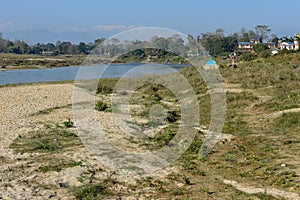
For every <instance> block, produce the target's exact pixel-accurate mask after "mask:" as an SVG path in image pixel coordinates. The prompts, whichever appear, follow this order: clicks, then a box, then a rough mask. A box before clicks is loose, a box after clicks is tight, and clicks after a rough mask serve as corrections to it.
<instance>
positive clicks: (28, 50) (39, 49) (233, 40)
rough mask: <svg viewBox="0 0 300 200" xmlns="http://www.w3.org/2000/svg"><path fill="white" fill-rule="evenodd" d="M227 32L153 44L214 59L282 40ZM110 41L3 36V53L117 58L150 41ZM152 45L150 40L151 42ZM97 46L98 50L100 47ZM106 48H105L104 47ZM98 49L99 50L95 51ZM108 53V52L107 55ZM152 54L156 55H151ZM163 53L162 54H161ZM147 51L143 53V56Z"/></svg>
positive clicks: (260, 28)
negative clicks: (199, 51)
mask: <svg viewBox="0 0 300 200" xmlns="http://www.w3.org/2000/svg"><path fill="white" fill-rule="evenodd" d="M224 33H225V30H224V29H222V28H218V29H216V31H215V32H207V33H201V34H200V35H198V36H195V37H194V36H192V35H188V38H187V40H188V42H187V44H185V43H184V40H183V39H182V38H180V36H179V35H174V36H172V37H169V38H163V37H153V38H152V39H151V41H150V42H151V43H152V44H153V45H154V46H155V47H156V48H157V49H176V51H178V52H174V53H178V54H180V55H182V54H184V53H186V51H187V50H189V49H191V48H193V45H194V46H195V45H196V44H195V42H196V43H199V44H201V45H202V46H203V47H204V49H205V50H206V51H207V52H208V53H209V54H210V55H212V56H218V55H228V54H229V53H231V52H234V50H235V49H236V48H237V46H238V42H239V41H240V42H249V41H251V40H254V39H256V38H260V39H261V41H272V42H278V40H279V38H278V37H277V36H276V35H275V34H271V29H270V28H269V26H267V25H257V26H256V27H255V30H246V29H245V28H242V29H241V30H240V31H239V32H237V33H232V34H229V35H225V34H224ZM281 39H282V40H284V41H289V40H291V39H292V38H288V37H284V38H281ZM104 41H106V40H105V38H99V39H96V40H95V41H93V42H90V43H84V42H80V43H79V44H72V43H71V42H68V41H57V42H56V43H55V44H53V43H47V44H41V43H37V44H34V45H28V44H27V43H26V42H25V41H22V40H15V41H11V40H9V39H5V38H3V37H2V34H1V33H0V53H14V54H44V53H45V52H48V53H51V55H65V54H72V55H77V54H88V53H90V52H91V51H92V50H94V51H97V52H99V53H106V54H107V55H114V54H116V53H120V51H121V49H124V48H127V49H126V50H127V51H130V47H131V46H132V47H133V46H135V47H136V46H137V45H140V46H141V48H144V47H146V46H147V42H146V41H139V40H136V41H127V43H126V42H125V43H126V44H124V43H121V42H120V41H119V40H118V39H116V38H112V39H109V42H107V43H106V44H103V42H104ZM148 42H149V41H148ZM96 47H97V48H96ZM104 47H105V48H104ZM95 48H96V49H95ZM104 51H105V52H104ZM148 53H150V54H152V53H153V52H148ZM158 53H159V51H158ZM143 54H145V52H140V55H138V56H143Z"/></svg>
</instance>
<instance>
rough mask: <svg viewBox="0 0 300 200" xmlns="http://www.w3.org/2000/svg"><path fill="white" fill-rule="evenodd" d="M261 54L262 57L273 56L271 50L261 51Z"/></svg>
mask: <svg viewBox="0 0 300 200" xmlns="http://www.w3.org/2000/svg"><path fill="white" fill-rule="evenodd" d="M259 56H260V57H262V58H269V57H270V56H271V52H270V51H269V50H264V51H262V52H260V53H259Z"/></svg>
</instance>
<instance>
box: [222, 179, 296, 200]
mask: <svg viewBox="0 0 300 200" xmlns="http://www.w3.org/2000/svg"><path fill="white" fill-rule="evenodd" d="M224 183H226V184H229V185H232V186H233V187H235V188H236V189H237V190H240V191H242V192H246V193H247V194H258V193H266V194H268V195H272V196H274V197H277V198H285V199H290V200H299V199H300V196H299V194H297V193H294V192H286V191H283V190H277V189H274V188H268V187H267V188H260V187H253V186H250V185H246V184H240V183H238V182H236V181H232V180H224Z"/></svg>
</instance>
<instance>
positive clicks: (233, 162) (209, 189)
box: [1, 54, 300, 199]
mask: <svg viewBox="0 0 300 200" xmlns="http://www.w3.org/2000/svg"><path fill="white" fill-rule="evenodd" d="M227 64H228V63H226V62H225V61H223V62H221V63H220V71H221V74H222V76H223V79H224V84H225V88H226V96H227V99H226V101H227V110H226V121H225V125H224V128H223V131H222V133H223V134H224V136H227V137H224V138H223V139H221V140H220V141H219V143H218V144H217V145H216V146H215V147H214V150H213V152H212V153H210V154H209V155H208V156H206V157H203V158H201V159H200V158H199V157H198V151H199V148H200V146H201V144H202V139H203V136H204V134H205V133H204V132H202V131H199V130H195V134H196V137H195V139H194V141H193V143H192V144H191V146H190V147H189V149H188V150H187V151H186V152H185V153H184V154H183V155H182V156H181V157H180V158H179V159H178V160H177V161H176V162H175V163H172V164H171V166H169V167H168V168H167V171H168V172H167V173H166V172H164V173H161V174H159V175H158V176H153V177H150V176H149V177H143V178H137V179H132V178H130V177H128V178H124V179H119V178H118V176H117V175H115V174H114V172H111V171H110V170H109V169H106V168H105V167H103V166H99V164H97V163H96V164H95V162H94V161H93V159H92V157H91V156H89V155H88V153H86V150H84V147H83V145H82V143H81V141H80V138H79V137H78V136H77V134H76V129H75V128H74V127H73V126H74V124H73V123H72V119H70V120H68V119H67V118H66V119H65V120H62V121H60V122H58V123H57V122H56V123H53V122H46V121H45V122H43V123H42V124H41V125H40V126H39V128H35V129H33V130H31V131H28V132H24V133H22V134H20V135H18V136H17V137H16V138H15V139H13V140H12V141H11V143H10V145H9V148H10V149H12V150H13V151H14V152H15V154H24V155H28V156H27V157H26V156H25V157H22V158H20V159H21V160H19V161H18V162H20V163H19V164H15V165H12V166H11V168H10V170H13V171H14V172H16V173H17V174H24V176H25V172H28V169H30V170H31V172H30V173H31V175H32V176H34V175H35V176H36V177H37V178H35V179H30V178H24V181H23V182H21V183H19V184H21V185H24V187H25V186H26V187H29V188H30V187H33V186H34V187H35V190H34V191H35V192H34V193H33V194H32V195H33V196H35V197H36V198H42V197H41V195H42V194H43V193H41V191H43V190H45V191H48V192H49V193H47V195H48V196H46V197H55V198H56V197H69V198H76V199H118V198H121V199H123V198H124V199H126V198H128V199H130V198H132V197H134V198H139V199H159V198H161V199H293V198H294V196H295V195H297V194H299V193H300V181H299V175H300V158H299V150H300V135H299V132H300V126H299V121H300V66H299V65H300V55H299V54H282V55H276V56H274V57H268V58H266V59H265V58H256V59H254V60H251V61H241V62H240V63H238V68H236V69H229V68H228V67H227V66H228V65H227ZM181 73H182V74H183V75H184V76H185V78H186V79H187V80H188V81H189V83H190V84H191V86H192V87H193V89H194V91H195V93H196V95H197V97H198V102H199V106H200V124H201V126H202V127H204V129H205V127H208V125H209V121H210V97H209V93H208V92H209V91H207V88H206V86H205V83H204V81H203V80H202V78H201V76H200V74H199V73H198V72H197V71H196V70H195V68H194V67H187V68H185V69H183V70H182V71H181ZM146 78H151V79H152V78H153V79H154V78H155V77H146ZM163 78H164V79H165V80H166V81H170V82H172V78H173V77H172V74H171V75H165V76H164V77H163ZM116 82H117V79H102V80H100V81H99V85H98V88H97V91H96V93H97V95H96V96H97V98H98V100H97V103H96V105H95V109H96V110H98V111H97V113H98V114H99V115H100V116H101V119H102V120H105V119H106V118H109V117H111V116H112V114H113V113H111V112H110V111H111V110H109V112H107V110H108V109H110V100H109V99H110V97H111V96H110V95H111V92H112V91H113V89H114V87H115V83H116ZM15 87H18V86H15ZM86 87H88V84H86ZM11 89H14V87H12V88H11ZM87 89H89V88H87ZM155 104H159V105H161V106H163V107H164V108H165V109H167V110H168V112H167V113H166V114H165V119H166V121H165V123H166V124H167V127H165V128H163V129H162V130H161V131H159V132H158V133H156V134H155V135H154V136H153V137H149V138H146V139H143V141H141V140H138V139H135V138H128V139H127V140H128V141H127V143H132V144H133V147H138V148H141V149H146V150H155V149H158V148H161V147H162V146H164V145H166V144H168V143H169V141H171V140H172V138H173V137H174V136H175V135H176V133H177V131H178V127H179V121H180V104H179V102H178V100H177V99H176V96H175V95H174V94H173V93H172V92H171V91H170V90H168V89H167V88H165V87H163V86H161V85H159V84H149V85H144V86H142V87H140V88H138V89H137V91H136V92H135V93H134V94H133V96H132V97H131V100H130V105H131V107H132V109H131V113H130V114H131V116H132V117H133V118H134V119H135V121H136V123H137V124H138V125H142V126H149V125H151V123H153V121H151V119H150V118H149V114H148V113H149V111H150V110H149V109H150V108H151V106H153V105H155ZM61 111H63V112H71V108H70V105H67V106H65V107H56V108H51V109H48V110H45V111H44V112H39V113H36V115H38V116H45V115H54V114H55V115H58V114H59V113H60V112H61ZM157 123H158V122H157ZM104 124H105V122H104ZM75 126H76V124H75ZM110 128H111V130H113V131H115V129H114V128H113V125H109V123H108V127H107V130H109V129H110ZM112 134H113V133H112ZM74 152H82V154H84V155H86V156H85V157H82V156H81V157H80V156H79V157H76V156H72V155H74ZM77 156H78V155H77ZM9 162H10V163H14V162H15V161H12V160H10V159H9V158H7V157H6V156H5V155H2V157H1V164H3V165H5V164H8V163H9ZM16 162H17V161H16ZM72 169H74V170H75V169H77V170H79V169H81V171H80V170H79V172H80V173H77V176H76V177H75V178H76V180H75V182H76V184H75V183H71V182H67V183H65V182H54V183H53V182H50V183H45V182H42V181H41V180H39V179H38V178H39V177H44V178H45V177H48V176H51V174H57V173H63V172H65V171H67V170H72ZM74 174H75V173H74ZM230 181H231V182H230ZM233 181H236V182H237V183H238V184H240V185H238V186H237V184H234V183H235V182H233ZM253 188H260V190H259V189H257V190H254V189H253ZM253 191H254V192H253ZM278 191H280V192H278ZM56 192H57V193H56ZM298 198H299V196H298Z"/></svg>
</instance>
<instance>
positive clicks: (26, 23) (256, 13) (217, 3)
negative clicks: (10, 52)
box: [0, 0, 300, 39]
mask: <svg viewBox="0 0 300 200" xmlns="http://www.w3.org/2000/svg"><path fill="white" fill-rule="evenodd" d="M299 9H300V1H299V0H285V1H280V0H250V1H242V0H227V1H226V0H225V1H224V0H181V1H179V0H147V1H146V0H107V1H102V0H84V1H83V0H51V1H50V0H0V32H2V33H4V36H7V37H16V33H18V34H19V36H18V37H22V35H21V36H20V34H22V33H23V34H24V37H25V38H24V39H27V38H26V37H28V36H27V35H28V33H31V34H33V35H34V33H33V31H36V30H47V31H50V32H53V33H55V34H56V35H55V36H53V35H52V36H53V37H60V36H62V34H63V33H64V34H65V37H67V36H68V34H66V33H69V34H72V33H78V32H79V33H81V34H78V35H77V37H79V39H80V37H85V36H87V35H89V34H90V33H97V34H98V35H101V34H103V36H104V37H108V36H112V35H113V34H115V33H118V32H121V31H124V30H128V29H131V28H135V27H163V28H170V29H174V30H176V31H179V32H182V33H185V34H192V35H200V34H201V33H206V32H213V31H215V30H216V29H217V28H223V29H224V30H225V34H231V33H234V32H239V31H240V30H241V28H242V27H244V28H246V30H249V29H254V27H255V26H256V25H257V24H265V25H268V26H269V27H270V28H271V29H272V32H273V33H275V34H277V35H279V36H284V35H290V36H292V35H293V34H294V33H296V32H300V23H299V19H300V12H299ZM40 33H41V32H40ZM5 34H6V35H5ZM14 34H15V35H14ZM26 34H27V35H26ZM35 34H37V33H35ZM41 34H42V33H41ZM90 36H92V34H90ZM93 36H94V35H93ZM49 37H50V36H49ZM21 39H22V38H21ZM53 39H55V38H53ZM58 39H59V38H58Z"/></svg>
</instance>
